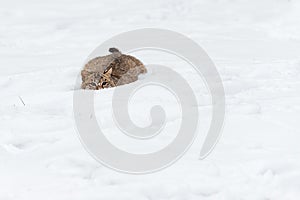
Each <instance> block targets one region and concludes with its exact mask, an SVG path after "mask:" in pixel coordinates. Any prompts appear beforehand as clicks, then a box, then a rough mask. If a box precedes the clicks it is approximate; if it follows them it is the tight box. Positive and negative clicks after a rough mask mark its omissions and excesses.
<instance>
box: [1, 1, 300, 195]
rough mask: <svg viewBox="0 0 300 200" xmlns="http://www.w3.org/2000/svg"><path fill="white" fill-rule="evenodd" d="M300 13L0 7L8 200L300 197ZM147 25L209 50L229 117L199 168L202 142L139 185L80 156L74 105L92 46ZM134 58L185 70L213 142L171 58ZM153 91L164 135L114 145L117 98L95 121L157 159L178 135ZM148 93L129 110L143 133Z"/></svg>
mask: <svg viewBox="0 0 300 200" xmlns="http://www.w3.org/2000/svg"><path fill="white" fill-rule="evenodd" d="M299 13H300V3H299V2H297V1H295V0H290V1H288V0H266V1H258V0H253V1H246V0H210V1H209V0H207V1H197V0H191V1H182V0H166V1H158V0H151V1H138V0H129V1H118V2H116V1H108V0H101V1H98V0H89V1H79V0H72V1H71V0H51V1H38V0H28V1H21V0H18V1H16V0H10V1H5V0H1V7H0V55H1V59H0V69H1V74H0V89H1V94H0V199H1V200H10V199H18V200H23V199H24V200H28V199H31V200H33V199H43V200H48V199H49V200H50V199H51V200H52V199H56V200H58V199H63V200H66V199H70V200H71V199H72V200H77V199H85V200H86V199H88V200H94V199H97V200H99V199H103V200H110V199H122V200H126V199H128V200H131V199H139V200H152V199H153V200H164V199H172V200H185V199H187V200H193V199H197V200H198V199H299V196H300V190H299V188H300V160H299V158H300V147H299V139H300V135H299V134H300V125H299V119H300V112H299V111H300V104H299V102H300V58H299V52H300V14H299ZM145 27H155V28H167V29H170V30H174V31H178V32H180V33H182V34H185V35H186V36H188V37H190V38H192V39H193V40H195V41H196V42H198V43H199V44H200V45H201V46H202V47H203V48H204V49H205V50H206V51H207V53H208V54H209V56H210V57H211V58H212V59H213V60H214V62H215V64H216V65H217V68H218V70H219V72H220V75H221V77H222V79H223V81H224V86H225V90H226V101H227V107H226V109H227V111H226V112H227V116H226V123H225V126H224V130H223V136H222V138H221V140H220V141H219V143H218V145H217V146H216V148H215V150H214V151H213V153H212V154H210V156H209V157H207V158H206V159H205V160H202V161H199V160H198V156H199V151H200V148H201V144H202V142H203V138H204V135H203V134H199V138H198V140H197V141H195V143H194V145H193V146H192V147H191V149H190V150H189V151H188V152H187V154H186V155H185V156H184V157H183V158H182V159H180V160H179V161H178V162H176V163H175V164H174V165H172V166H171V167H169V168H167V169H165V170H163V171H160V172H157V173H154V174H148V175H139V176H135V175H128V174H121V173H118V172H115V171H113V170H110V169H108V168H106V167H104V166H102V165H101V164H99V163H98V162H96V161H95V160H94V159H93V158H92V157H91V156H90V155H89V154H88V153H87V152H86V151H85V150H84V149H83V147H82V145H81V143H80V141H79V139H78V137H77V133H76V130H75V124H74V120H73V109H72V95H73V88H74V83H75V79H76V76H77V75H78V73H79V71H80V69H81V67H82V65H83V61H84V60H85V58H86V57H87V56H88V54H89V53H90V52H91V51H92V50H93V49H94V48H95V47H96V46H98V45H99V44H100V43H101V42H103V41H105V40H106V39H109V38H110V37H111V36H113V35H116V34H118V33H121V32H124V31H128V30H132V29H137V28H145ZM135 56H137V57H138V58H139V59H141V60H142V61H143V62H144V63H146V64H152V63H158V64H163V65H167V66H172V67H174V68H176V69H178V70H179V71H180V70H181V71H180V72H181V73H182V75H183V76H184V77H186V78H187V80H188V81H189V83H191V85H192V86H193V89H194V90H195V91H196V92H198V93H200V94H201V97H199V99H198V101H199V112H200V114H201V120H200V122H201V123H200V127H199V132H201V133H205V130H207V127H208V123H209V119H208V118H209V116H210V114H211V112H210V101H209V93H208V92H207V90H206V88H205V86H204V84H203V83H201V78H199V77H198V76H197V75H196V74H195V73H194V72H193V71H192V70H190V68H189V66H185V65H184V64H182V63H180V61H177V60H176V59H175V58H173V57H172V56H169V57H168V56H165V55H160V54H157V52H156V53H155V52H151V56H150V53H148V52H141V53H137V54H135ZM181 64H182V65H181ZM151 75H153V73H151V72H149V73H148V74H147V75H146V77H144V78H147V76H151ZM150 89H151V88H150ZM152 90H153V91H154V92H153V93H152V94H151V93H150V95H149V93H148V95H149V96H148V97H147V98H149V99H150V100H152V99H151V98H153V102H155V101H158V102H160V103H162V104H165V105H166V112H167V113H169V114H168V116H167V117H168V118H167V119H168V125H167V126H166V130H167V131H165V132H166V133H165V134H164V135H162V136H160V137H158V138H155V139H153V141H152V143H151V141H149V143H147V144H144V143H143V144H142V145H138V144H137V145H133V144H136V143H137V142H136V141H131V140H130V141H129V140H128V139H127V138H125V136H120V137H118V136H119V135H121V134H118V133H117V131H118V130H117V128H116V127H115V126H114V125H113V120H112V119H111V115H110V112H111V108H110V104H111V95H112V92H113V90H111V89H109V90H105V91H103V92H102V91H101V92H98V93H97V94H96V97H95V98H96V105H95V107H96V110H97V120H98V121H99V123H101V125H103V130H105V131H106V133H107V136H108V137H109V138H110V140H112V141H113V142H114V143H115V144H116V145H118V146H119V147H120V148H123V149H127V150H128V151H132V152H137V151H138V152H152V151H155V150H156V149H157V148H161V147H163V146H164V145H166V144H167V143H168V142H169V141H170V140H171V139H172V138H173V137H174V135H173V134H171V133H173V132H174V133H175V130H176V128H177V127H178V122H179V121H180V116H179V115H178V113H177V112H175V111H174V110H175V109H174V107H172V106H176V103H175V102H176V100H174V99H172V98H173V97H172V95H169V96H168V94H164V91H161V89H159V88H152ZM157 94H159V95H158V96H156V97H157V98H154V97H155V95H157ZM143 95H144V94H141V95H140V96H139V94H138V93H137V95H136V102H137V103H135V104H132V105H130V109H131V110H130V112H131V114H132V118H133V119H132V120H133V121H135V122H136V123H137V124H140V125H145V124H147V123H148V118H147V116H146V117H145V116H144V115H145V114H146V115H148V113H149V112H147V111H148V109H149V108H151V105H148V104H147V103H141V102H145V100H144V98H145V97H143ZM163 95H166V97H164V96H163ZM21 100H22V101H23V102H22V101H21ZM151 102H152V101H151ZM172 102H173V103H172ZM23 103H24V104H23ZM146 104H147V105H146ZM144 107H146V108H144ZM141 109H145V113H141V112H140V110H141ZM172 123H174V125H172ZM168 130H169V131H168ZM127 140H128V141H127ZM128 144H130V145H128ZM143 147H144V148H143ZM108 153H109V152H108Z"/></svg>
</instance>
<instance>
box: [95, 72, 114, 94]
mask: <svg viewBox="0 0 300 200" xmlns="http://www.w3.org/2000/svg"><path fill="white" fill-rule="evenodd" d="M111 73H112V67H110V68H109V69H106V70H105V71H104V72H103V74H102V76H101V78H100V81H99V83H98V89H100V90H101V89H104V88H110V87H115V86H116V85H115V83H114V81H113V79H112V77H111Z"/></svg>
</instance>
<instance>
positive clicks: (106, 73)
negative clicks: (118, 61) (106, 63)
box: [104, 67, 112, 76]
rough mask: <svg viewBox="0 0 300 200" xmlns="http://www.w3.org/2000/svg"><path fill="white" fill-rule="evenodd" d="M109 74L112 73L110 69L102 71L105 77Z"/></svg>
mask: <svg viewBox="0 0 300 200" xmlns="http://www.w3.org/2000/svg"><path fill="white" fill-rule="evenodd" d="M111 73H112V67H111V68H109V69H106V70H105V71H104V74H105V75H109V76H110V75H111Z"/></svg>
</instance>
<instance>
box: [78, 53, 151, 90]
mask: <svg viewBox="0 0 300 200" xmlns="http://www.w3.org/2000/svg"><path fill="white" fill-rule="evenodd" d="M109 52H111V54H110V55H107V56H102V57H97V58H94V59H92V60H90V61H89V62H88V63H87V64H86V65H85V67H84V69H83V70H82V71H81V76H82V84H81V88H82V89H90V90H99V89H104V88H109V87H115V86H118V85H124V84H128V83H132V82H134V81H136V80H137V79H138V75H139V74H142V73H146V72H147V70H146V68H145V66H144V65H143V63H142V62H141V61H140V60H138V59H136V58H135V57H133V56H130V55H125V54H122V53H121V52H120V51H119V50H118V49H117V48H110V49H109Z"/></svg>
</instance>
